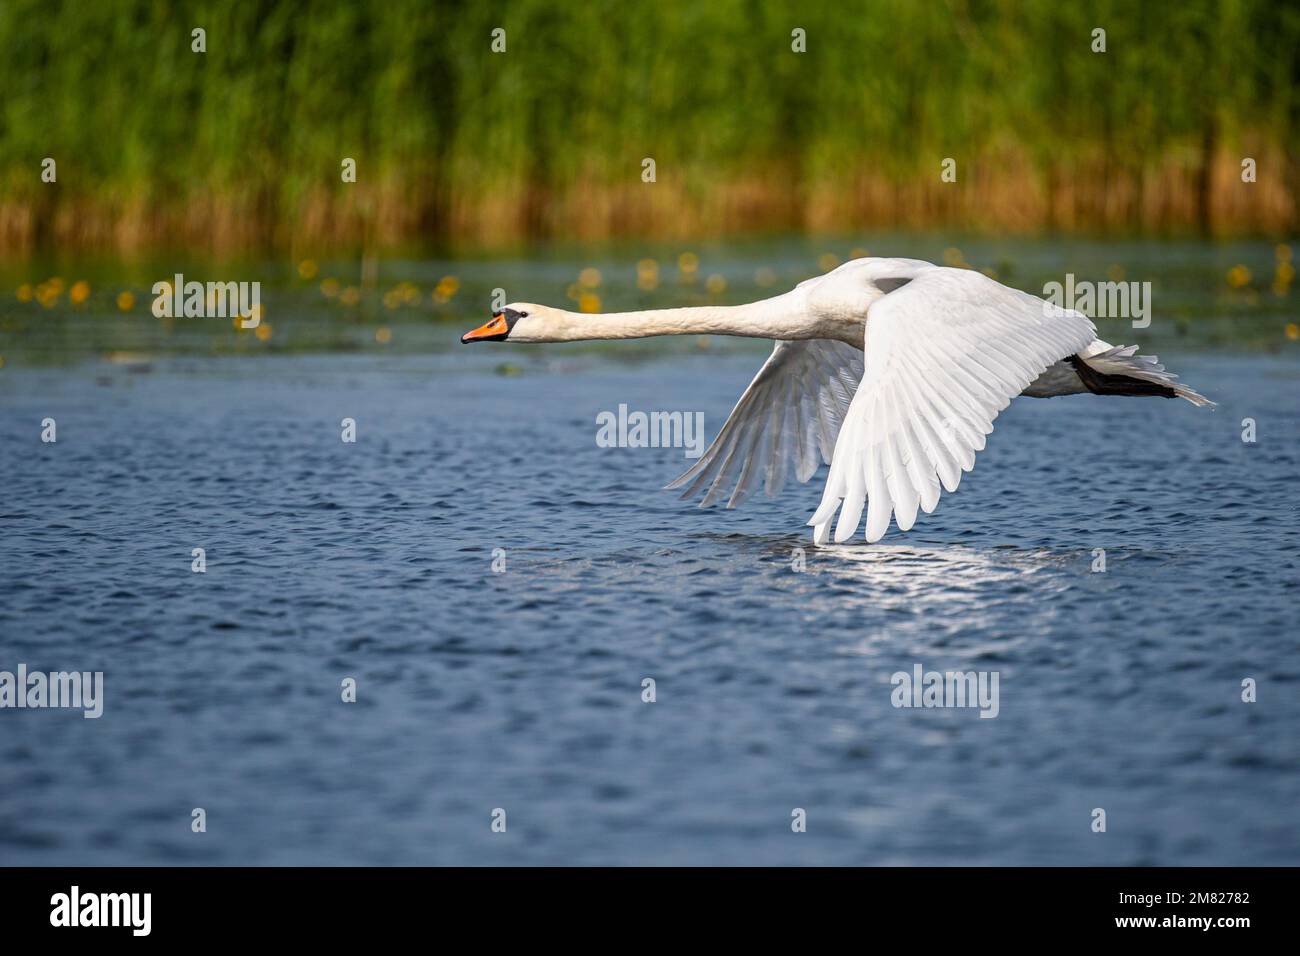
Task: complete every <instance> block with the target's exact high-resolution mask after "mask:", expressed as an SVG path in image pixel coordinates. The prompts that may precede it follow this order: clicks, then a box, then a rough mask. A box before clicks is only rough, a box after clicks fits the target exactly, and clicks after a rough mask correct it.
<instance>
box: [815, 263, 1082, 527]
mask: <svg viewBox="0 0 1300 956" xmlns="http://www.w3.org/2000/svg"><path fill="white" fill-rule="evenodd" d="M1096 335H1097V333H1096V329H1094V328H1093V325H1092V322H1091V321H1089V320H1088V318H1087V317H1086V316H1084V315H1082V314H1081V313H1078V312H1074V311H1070V310H1064V309H1050V308H1046V307H1045V303H1043V302H1042V300H1040V299H1036V298H1034V297H1033V296H1030V295H1027V294H1025V293H1023V292H1017V291H1016V290H1014V289H1008V288H1006V287H1005V286H1002V285H1000V284H998V283H997V282H994V281H993V280H991V279H989V278H987V277H986V276H983V275H981V274H980V273H977V272H972V271H969V270H962V269H946V268H940V267H933V268H925V269H919V270H917V272H916V273H915V275H914V276H913V278H912V281H910V282H909V283H907V284H906V285H903V286H901V287H899V288H898V289H896V290H895V291H893V292H890V293H889V294H888V295H885V296H883V297H881V298H879V299H877V300H876V301H875V302H874V303H873V304H872V305H871V306H870V307H869V309H868V315H867V320H866V361H865V365H864V367H863V371H862V381H861V384H860V385H859V386H858V388H857V390H856V393H854V395H853V399H852V401H851V403H850V405H849V409H848V412H847V413H846V414H845V415H844V417H843V423H844V424H843V425H842V427H840V429H839V432H838V435H837V437H836V440H835V449H834V454H833V456H832V461H831V470H830V474H829V475H828V476H827V479H826V487H825V490H824V491H823V493H822V500H821V504H820V506H819V507H818V509H817V511H816V513H815V514H814V515H813V517H812V520H811V521H809V522H808V523H809V524H811V525H813V526H814V528H815V529H816V530H815V531H814V536H815V538H816V540H817V541H819V542H820V541H824V540H825V539H826V537H827V529H828V528H829V523H830V521H831V519H832V518H833V517H835V513H836V512H837V511H838V512H839V520H838V521H837V522H836V524H835V540H836V541H845V540H847V539H848V538H851V537H852V536H853V535H854V533H856V531H857V528H858V525H859V523H860V521H861V519H862V513H863V510H864V509H865V511H866V515H867V517H866V529H865V530H866V538H867V540H868V541H879V540H880V539H881V538H882V537H883V536H884V534H885V532H886V531H887V530H888V528H889V522H890V518H891V517H893V518H895V519H896V520H897V522H898V526H899V527H900V528H902V529H904V530H906V529H908V528H910V527H911V526H912V523H913V522H914V521H915V520H916V515H917V511H918V509H919V510H921V511H924V512H926V513H927V514H928V513H930V512H931V511H933V510H934V508H935V507H936V506H937V505H938V501H939V495H940V487H942V488H943V489H946V490H947V491H949V492H953V491H956V490H957V487H958V485H959V484H960V482H961V475H962V472H966V471H970V470H971V469H973V468H974V467H975V453H976V452H978V451H981V450H982V449H983V448H984V445H985V439H986V436H988V435H990V434H992V432H993V421H994V419H995V418H997V416H998V414H999V413H1000V412H1001V411H1002V410H1003V409H1004V408H1006V407H1007V405H1009V404H1010V402H1011V399H1013V398H1015V397H1016V396H1017V395H1019V394H1020V393H1021V392H1022V391H1023V390H1024V389H1025V387H1026V386H1028V385H1029V383H1030V382H1032V381H1033V380H1034V379H1035V378H1037V377H1038V376H1039V375H1040V374H1042V372H1043V371H1044V370H1045V369H1046V368H1047V367H1048V366H1049V365H1051V364H1053V363H1054V362H1056V361H1058V360H1060V359H1063V358H1065V357H1066V356H1068V355H1073V354H1075V353H1077V352H1079V351H1081V350H1082V349H1084V348H1085V347H1087V346H1088V344H1089V343H1090V342H1092V341H1093V340H1094V339H1095V338H1096Z"/></svg>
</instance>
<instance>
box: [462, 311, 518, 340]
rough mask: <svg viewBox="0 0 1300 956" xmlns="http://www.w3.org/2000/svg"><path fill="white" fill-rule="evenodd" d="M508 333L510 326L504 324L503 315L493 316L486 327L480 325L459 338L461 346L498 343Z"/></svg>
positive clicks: (504, 318)
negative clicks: (468, 343)
mask: <svg viewBox="0 0 1300 956" xmlns="http://www.w3.org/2000/svg"><path fill="white" fill-rule="evenodd" d="M509 332H510V326H508V325H507V324H506V317H505V316H504V315H494V316H493V317H492V321H490V322H488V323H487V324H486V325H480V326H479V327H478V328H477V329H474V330H473V331H472V332H466V333H465V334H464V335H462V336H461V337H460V341H461V343H462V344H464V343H466V342H499V341H500V340H501V339H504V338H505V337H506V335H507V334H509Z"/></svg>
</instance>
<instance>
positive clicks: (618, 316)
mask: <svg viewBox="0 0 1300 956" xmlns="http://www.w3.org/2000/svg"><path fill="white" fill-rule="evenodd" d="M796 315H797V312H796V309H795V304H794V303H793V302H792V301H791V300H790V296H789V294H787V295H784V296H777V297H775V298H773V299H764V300H762V301H761V302H751V303H749V304H747V305H705V306H693V307H687V308H681V309H645V310H641V311H636V312H605V313H601V314H597V315H584V314H580V313H577V312H565V313H563V316H564V318H563V321H562V322H561V323H559V328H557V329H555V330H554V331H555V332H556V337H555V338H549V337H548V341H555V342H577V341H589V340H593V339H636V338H646V337H649V336H654V335H743V336H754V337H756V338H797V337H800V336H798V335H793V334H791V331H792V328H791V325H792V319H794V318H795V317H796Z"/></svg>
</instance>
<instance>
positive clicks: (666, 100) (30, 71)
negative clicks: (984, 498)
mask: <svg viewBox="0 0 1300 956" xmlns="http://www.w3.org/2000/svg"><path fill="white" fill-rule="evenodd" d="M195 27H202V28H203V29H204V30H205V31H206V47H207V49H206V52H205V53H195V52H192V50H191V42H192V41H191V31H192V30H193V29H194V28H195ZM497 27H501V28H504V29H505V30H506V43H507V50H506V52H505V53H494V52H492V49H491V42H492V31H493V30H494V29H495V28H497ZM1098 27H1101V28H1104V29H1105V30H1106V45H1107V50H1106V52H1105V53H1104V54H1103V53H1094V52H1092V50H1091V45H1092V42H1093V37H1092V31H1093V30H1094V29H1095V28H1098ZM795 28H801V29H803V30H805V31H806V35H807V41H806V42H807V52H806V53H795V52H793V51H792V49H791V43H792V39H791V31H792V30H794V29H795ZM0 54H2V55H0V90H3V94H0V249H2V250H4V251H7V252H23V251H25V250H26V251H30V250H33V249H41V248H49V247H51V246H60V247H64V248H67V247H69V246H73V247H86V248H91V247H95V248H104V249H112V250H126V249H144V248H157V247H160V246H184V247H185V248H189V249H193V250H196V251H198V250H217V251H244V250H254V249H262V248H276V249H280V248H285V249H291V250H292V249H294V248H307V247H311V248H313V249H319V248H322V247H324V246H327V245H333V246H337V247H338V248H340V249H349V248H373V247H382V246H386V245H393V244H399V243H405V242H409V241H411V240H416V239H419V240H429V239H437V240H443V239H445V240H452V241H462V240H463V241H470V242H474V243H488V244H493V243H512V242H521V241H525V240H528V239H531V238H540V237H564V238H573V239H579V240H590V239H603V238H608V237H615V236H624V235H627V236H644V237H656V238H661V239H677V238H707V237H716V236H723V235H735V234H739V233H763V232H780V231H786V232H789V231H795V232H807V233H818V232H838V233H844V232H846V231H848V230H852V229H858V228H864V229H891V228H907V229H925V228H932V227H944V228H959V229H965V230H976V231H979V230H987V231H998V232H1002V233H1005V232H1016V233H1029V234H1032V233H1035V232H1040V231H1052V232H1075V233H1087V234H1094V235H1095V234H1107V235H1134V234H1144V235H1145V234H1175V233H1177V234H1200V235H1214V236H1225V235H1231V236H1281V235H1284V234H1286V233H1287V232H1288V231H1291V230H1294V228H1295V226H1296V224H1297V221H1298V216H1297V191H1298V190H1297V187H1298V186H1300V148H1298V144H1297V132H1296V131H1297V119H1298V118H1300V99H1298V94H1297V90H1298V89H1300V6H1297V5H1296V4H1294V3H1278V2H1275V0H1162V2H1156V0H1145V2H1142V3H1134V2H1132V0H1101V2H1079V3H1062V2H1059V0H926V2H920V0H873V2H871V3H864V4H844V3H842V2H836V0H765V2H753V0H709V2H707V3H695V2H690V0H657V2H652V3H633V2H621V0H583V2H580V3H579V2H560V0H502V2H499V3H485V2H474V0H438V2H430V0H384V2H382V3H348V2H324V0H278V2H270V0H267V2H216V0H212V2H201V0H194V2H180V0H177V2H169V0H103V2H95V3H86V2H67V3H59V2H51V0H4V2H3V3H0ZM45 157H51V158H54V159H55V160H56V162H57V171H58V181H57V183H55V184H46V183H43V182H42V181H41V177H40V172H41V162H42V160H43V159H44V158H45ZM344 157H351V158H353V159H355V160H356V164H357V181H356V182H355V183H344V182H342V181H341V176H340V171H341V162H342V160H343V158H344ZM647 157H649V158H653V159H654V160H655V163H656V172H657V181H656V182H654V183H645V182H643V181H642V178H641V173H642V160H643V159H645V158H647ZM945 157H952V158H954V159H955V160H956V161H957V174H958V181H957V183H955V184H948V183H943V182H941V181H940V164H941V162H942V160H943V159H944V158H945ZM1243 157H1251V158H1253V159H1255V160H1256V162H1257V164H1258V173H1257V176H1258V181H1257V182H1255V183H1249V184H1247V183H1242V181H1241V162H1242V158H1243Z"/></svg>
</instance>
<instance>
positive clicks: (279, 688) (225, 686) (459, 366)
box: [0, 348, 1300, 865]
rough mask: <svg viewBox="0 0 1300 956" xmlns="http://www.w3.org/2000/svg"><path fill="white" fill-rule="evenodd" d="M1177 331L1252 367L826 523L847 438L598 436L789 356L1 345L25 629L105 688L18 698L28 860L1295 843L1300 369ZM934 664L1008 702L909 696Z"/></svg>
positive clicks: (1033, 408)
mask: <svg viewBox="0 0 1300 956" xmlns="http://www.w3.org/2000/svg"><path fill="white" fill-rule="evenodd" d="M507 357H509V358H510V359H511V360H512V361H515V362H518V363H519V367H520V369H521V370H522V374H517V375H510V376H505V375H499V374H494V373H493V372H492V369H493V367H494V366H495V365H496V364H497V363H499V362H501V361H502V360H503V359H505V358H507ZM1165 358H1166V360H1167V361H1169V362H1170V365H1171V367H1173V368H1175V369H1176V370H1177V371H1180V372H1182V373H1183V375H1184V378H1185V379H1186V380H1187V381H1188V382H1189V383H1190V384H1192V385H1194V386H1195V387H1197V388H1199V389H1200V390H1202V391H1203V392H1205V393H1206V394H1207V395H1209V396H1211V397H1213V398H1216V399H1217V400H1219V401H1220V402H1221V405H1220V407H1219V408H1217V409H1215V410H1208V409H1196V408H1193V407H1192V406H1190V405H1188V404H1186V403H1182V402H1177V403H1175V402H1170V401H1163V400H1134V399H1129V400H1126V399H1100V398H1094V397H1091V396H1079V397H1073V398H1066V399H1054V400H1050V401H1033V400H1025V399H1022V400H1018V401H1016V402H1014V403H1013V404H1012V406H1011V407H1010V408H1009V409H1008V410H1007V411H1006V412H1005V413H1004V414H1003V415H1002V417H1001V418H999V420H998V422H997V430H996V431H995V433H994V434H993V436H991V438H990V440H989V446H988V449H987V450H986V451H985V452H984V453H982V454H981V455H980V457H979V459H978V464H977V467H976V469H975V471H974V473H973V474H970V475H967V476H965V478H964V480H963V482H962V486H961V489H960V491H959V492H958V493H957V494H956V495H953V496H945V497H944V499H943V501H942V502H941V504H940V507H939V510H938V511H937V512H936V513H935V514H934V515H931V516H928V517H926V516H922V518H921V520H920V521H919V522H918V524H917V526H916V528H915V529H914V530H913V531H912V532H911V533H908V534H899V533H898V532H897V531H896V530H894V531H892V532H891V533H890V535H889V536H888V537H886V538H885V540H884V541H882V542H881V543H879V544H878V545H874V546H868V545H865V544H863V543H861V541H860V539H859V540H858V543H855V544H854V545H852V546H844V547H838V548H834V549H829V550H814V549H812V548H811V547H810V544H809V535H808V529H806V528H805V527H804V521H805V520H806V519H807V517H808V516H809V514H810V513H811V511H812V509H813V507H814V505H815V504H816V502H817V499H818V497H819V495H820V489H821V479H822V476H823V475H824V473H825V471H824V469H823V472H822V474H821V475H819V476H818V477H817V478H815V479H814V480H813V481H812V482H811V483H810V484H809V485H806V486H801V485H797V484H793V483H792V484H791V486H790V487H788V488H787V489H786V492H785V493H784V494H783V495H782V496H781V497H780V498H779V499H778V500H777V501H775V502H771V503H769V502H767V501H764V500H761V499H759V500H755V501H752V502H750V503H748V504H746V505H745V506H744V507H743V508H741V509H738V510H736V511H730V512H728V511H721V510H716V509H710V510H707V511H702V510H699V509H697V508H695V507H693V506H692V505H690V504H687V503H684V502H679V501H678V500H677V499H676V498H675V497H674V496H672V495H671V494H670V493H665V492H661V491H660V490H659V488H660V486H661V485H662V484H664V483H665V482H666V481H667V480H668V479H669V478H671V477H673V476H674V475H675V474H676V473H677V472H678V471H680V470H681V469H682V468H683V467H684V466H685V465H686V464H687V463H688V462H686V461H685V459H684V458H683V454H682V452H681V451H680V450H674V449H606V448H599V447H597V445H596V442H595V432H596V426H595V416H596V414H597V412H599V411H601V410H606V409H609V410H613V409H616V408H617V407H618V404H619V403H627V404H628V405H629V406H630V407H631V408H633V409H643V410H654V409H668V410H674V409H680V410H701V411H703V412H704V413H705V418H706V424H707V428H708V431H709V433H710V435H711V434H712V433H713V432H714V431H716V429H717V427H718V426H719V425H720V424H721V421H722V418H723V416H724V415H725V414H726V412H727V410H728V409H729V408H730V407H731V404H732V403H733V402H734V400H735V398H736V397H737V395H738V394H739V392H740V391H741V389H742V388H743V386H744V385H745V383H746V382H747V381H748V379H749V377H750V375H751V374H752V373H753V371H754V370H755V369H756V368H757V366H758V364H759V362H760V361H761V354H760V353H758V352H754V353H750V354H742V355H736V354H734V353H729V354H725V355H722V356H721V357H720V356H719V354H718V353H717V352H705V353H701V354H700V355H699V356H691V357H685V358H684V357H681V356H676V357H673V358H670V359H660V360H651V361H645V362H636V363H633V364H627V363H622V362H616V361H611V360H608V359H605V358H600V357H597V356H592V355H589V354H586V353H582V352H576V351H571V350H566V349H563V348H553V349H546V350H542V349H537V350H533V351H530V352H524V351H522V350H518V349H516V350H508V349H506V348H497V349H496V350H491V349H488V348H484V349H481V350H478V351H474V350H469V349H466V350H459V349H458V350H456V351H453V352H450V353H447V354H443V355H440V356H425V357H384V356H380V355H366V356H335V357H300V358H290V357H281V358H267V359H256V358H247V359H215V360H188V359H183V358H172V359H160V360H156V361H154V362H152V363H150V364H147V365H141V366H131V365H110V364H107V363H88V364H83V365H78V366H75V367H73V368H71V369H50V370H31V369H26V368H22V369H20V368H9V369H6V370H5V373H4V376H3V377H2V378H0V461H2V463H3V464H2V471H0V474H2V475H3V491H2V492H0V495H2V499H0V669H8V670H12V669H14V668H15V667H16V665H17V664H18V663H19V662H25V663H26V664H27V665H28V666H29V668H31V669H38V668H39V669H45V670H67V669H76V670H102V671H103V672H104V674H105V678H104V680H105V704H104V715H103V717H102V718H101V719H99V720H85V719H82V717H81V716H80V714H79V713H77V712H69V711H61V710H21V711H19V710H4V711H0V861H3V862H5V863H21V864H47V863H66V864H125V863H177V862H180V863H186V862H195V863H198V862H204V863H219V864H227V863H229V864H235V863H272V864H274V863H307V864H325V863H329V864H350V863H381V864H389V863H394V864H395V863H405V864H424V863H469V864H479V863H482V864H503V863H533V864H538V863H601V864H606V863H617V864H636V863H651V864H667V863H725V864H740V863H763V864H776V863H800V864H808V863H839V864H907V863H917V864H961V863H995V864H1031V863H1042V864H1066V863H1112V864H1228V863H1238V864H1264V863H1270V864H1293V865H1294V864H1297V863H1300V829H1298V828H1297V826H1296V824H1297V811H1296V808H1297V806H1300V774H1298V773H1297V757H1298V755H1300V751H1298V745H1297V739H1298V737H1297V726H1298V719H1300V656H1298V653H1297V652H1298V649H1300V648H1298V644H1297V631H1298V628H1297V618H1298V617H1300V615H1298V614H1297V609H1298V607H1300V570H1298V568H1300V521H1298V520H1297V518H1298V516H1297V506H1298V504H1300V498H1298V497H1297V486H1296V475H1297V465H1298V464H1300V404H1298V403H1297V394H1298V392H1300V367H1297V365H1296V364H1295V363H1294V362H1287V361H1284V360H1279V359H1267V358H1241V359H1232V358H1224V357H1219V356H1211V355H1209V354H1202V355H1199V356H1184V357H1182V358H1181V359H1177V358H1175V357H1174V356H1166V357H1165ZM45 417H53V418H55V419H56V421H57V423H58V424H57V427H58V441H57V443H56V444H42V443H41V442H40V440H39V432H40V422H41V420H42V419H43V418H45ZM344 417H352V418H355V419H356V421H357V424H358V440H357V442H356V443H355V444H344V443H343V442H341V441H340V435H339V430H340V429H339V423H340V419H342V418H344ZM1245 417H1251V418H1253V419H1255V421H1256V423H1257V430H1258V441H1257V442H1256V443H1254V444H1245V443H1243V442H1242V440H1241V431H1242V425H1241V422H1242V419H1243V418H1245ZM196 547H202V548H205V549H206V553H207V562H208V563H207V571H206V573H204V574H195V573H192V571H191V549H193V548H196ZM497 548H500V549H504V552H505V562H506V565H505V567H506V570H505V572H504V573H494V572H493V570H492V561H493V550H494V549H497ZM796 548H805V549H807V554H806V570H805V571H804V572H803V573H798V572H796V571H794V570H793V569H792V556H793V555H794V553H795V552H794V549H796ZM1097 548H1104V549H1105V552H1106V562H1107V570H1106V571H1105V573H1093V571H1092V566H1093V563H1094V557H1093V551H1094V549H1097ZM917 663H920V664H922V665H923V666H924V667H925V668H926V669H934V670H954V669H955V670H983V671H996V672H997V673H998V674H999V675H1000V712H999V714H998V716H997V718H996V719H980V718H979V717H978V714H977V712H975V711H973V710H958V709H932V710H909V709H896V708H894V707H893V706H892V705H891V702H890V696H891V690H892V687H891V685H890V675H891V674H892V673H894V672H895V671H898V670H908V671H910V670H911V669H912V667H913V665H915V664H917ZM345 677H353V678H355V679H356V681H357V685H358V701H357V703H355V704H346V703H343V702H342V701H341V700H340V682H341V681H342V680H343V679H344V678H345ZM646 677H651V678H654V680H655V681H656V682H657V688H656V690H657V700H656V702H655V703H653V704H648V703H643V702H642V699H641V694H642V683H641V682H642V680H643V678H646ZM1244 678H1253V679H1254V680H1255V681H1256V682H1257V684H1258V701H1257V702H1256V703H1243V702H1242V701H1241V699H1240V695H1241V682H1242V680H1243V679H1244ZM195 807H202V808H204V809H205V810H206V813H207V823H208V826H207V832H206V833H202V834H196V833H192V832H191V829H190V821H191V810H192V809H193V808H195ZM796 807H798V808H803V809H804V810H806V813H807V821H808V823H807V832H806V833H801V834H796V833H793V832H792V831H791V826H790V823H791V811H792V809H793V808H796ZM1098 807H1100V808H1104V809H1105V810H1106V813H1107V830H1106V832H1105V833H1094V832H1092V831H1091V829H1090V824H1091V823H1092V819H1093V817H1092V811H1093V809H1094V808H1098ZM494 808H504V809H505V810H506V813H507V821H508V822H507V830H506V832H505V833H493V832H492V831H491V826H490V825H491V820H492V812H493V810H494Z"/></svg>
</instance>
